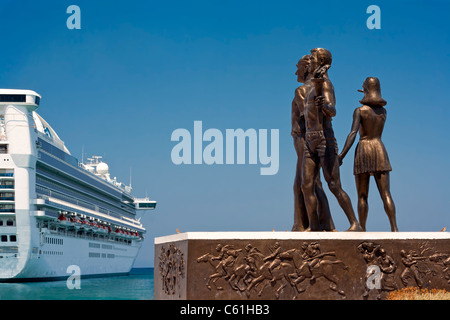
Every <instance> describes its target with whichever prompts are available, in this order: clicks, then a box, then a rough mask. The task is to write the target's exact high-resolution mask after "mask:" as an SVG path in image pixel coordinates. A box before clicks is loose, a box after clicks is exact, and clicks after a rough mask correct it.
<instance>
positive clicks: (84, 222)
mask: <svg viewBox="0 0 450 320" xmlns="http://www.w3.org/2000/svg"><path fill="white" fill-rule="evenodd" d="M81 227H82V228H83V229H84V230H86V231H90V230H92V226H91V224H90V223H89V221H87V220H82V221H81Z"/></svg>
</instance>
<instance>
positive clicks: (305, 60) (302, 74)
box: [295, 54, 311, 83]
mask: <svg viewBox="0 0 450 320" xmlns="http://www.w3.org/2000/svg"><path fill="white" fill-rule="evenodd" d="M310 61H311V56H310V55H309V54H308V55H306V56H303V57H302V58H301V59H300V60H299V61H298V63H297V71H296V72H295V75H296V76H297V81H298V82H302V83H303V82H305V79H306V78H307V77H308V69H309V63H310Z"/></svg>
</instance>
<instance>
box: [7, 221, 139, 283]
mask: <svg viewBox="0 0 450 320" xmlns="http://www.w3.org/2000/svg"><path fill="white" fill-rule="evenodd" d="M33 220H34V221H33ZM30 222H34V223H32V224H34V225H36V224H39V222H37V221H36V218H34V217H32V216H31V217H30ZM11 228H14V227H11ZM21 229H22V230H26V231H27V232H29V233H30V242H29V243H21V241H19V243H18V246H17V247H14V246H9V247H6V246H3V247H1V249H0V250H1V251H2V252H1V253H0V256H1V258H0V281H1V282H11V281H12V282H15V281H48V280H60V279H67V278H68V277H70V276H71V275H73V274H74V272H79V273H77V275H78V276H80V277H101V276H110V275H118V274H128V273H129V272H130V270H131V268H132V267H133V264H134V261H135V259H136V256H137V254H138V252H139V249H140V247H141V241H132V243H130V244H121V243H118V242H116V241H114V240H107V239H103V240H98V239H95V238H94V236H93V235H91V236H83V237H74V236H73V235H71V234H70V232H71V231H70V230H67V229H60V231H51V230H48V229H45V228H44V229H39V228H33V227H31V226H29V227H22V228H21ZM11 231H12V232H14V230H11ZM12 232H11V233H12ZM68 233H69V234H68ZM17 234H18V238H19V236H20V232H17ZM19 239H20V238H19ZM75 270H76V271H75Z"/></svg>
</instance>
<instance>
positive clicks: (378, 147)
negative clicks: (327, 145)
mask: <svg viewBox="0 0 450 320" xmlns="http://www.w3.org/2000/svg"><path fill="white" fill-rule="evenodd" d="M358 91H360V92H364V98H363V99H362V100H361V101H360V103H361V104H362V106H361V107H359V108H356V109H355V111H354V113H353V123H352V129H351V131H350V134H349V135H348V137H347V140H346V142H345V145H344V148H343V149H342V152H341V153H340V154H339V162H340V163H341V164H342V160H343V159H344V157H345V155H346V154H347V152H348V151H349V150H350V148H351V147H352V145H353V142H354V141H355V137H356V134H357V132H358V131H359V143H358V145H357V147H356V151H355V162H354V170H353V173H354V175H355V180H356V189H357V192H358V216H359V221H360V223H361V226H362V228H363V229H364V230H366V221H367V214H368V211H369V207H368V204H367V197H368V194H369V180H370V176H373V177H374V178H375V182H376V184H377V187H378V191H379V192H380V196H381V199H382V200H383V204H384V210H385V211H386V214H387V216H388V218H389V222H390V224H391V231H394V232H395V231H398V228H397V222H396V217H395V205H394V201H393V200H392V196H391V192H390V184H389V172H390V171H391V170H392V168H391V164H390V162H389V157H388V154H387V152H386V148H385V147H384V144H383V142H382V141H381V135H382V133H383V129H384V124H385V122H386V109H385V108H384V106H385V105H386V101H385V100H384V99H383V98H382V97H381V87H380V81H379V80H378V78H375V77H369V78H367V79H366V80H365V81H364V83H363V90H358Z"/></svg>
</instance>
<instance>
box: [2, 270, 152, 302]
mask: <svg viewBox="0 0 450 320" xmlns="http://www.w3.org/2000/svg"><path fill="white" fill-rule="evenodd" d="M153 297H154V292H153V268H137V269H132V270H131V272H130V274H129V275H127V276H115V277H104V278H87V279H84V278H82V279H81V280H80V282H79V289H78V288H76V287H75V288H74V287H73V286H70V285H68V283H67V280H61V281H48V282H26V283H0V300H153Z"/></svg>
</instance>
